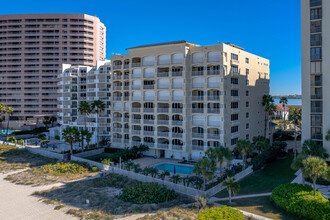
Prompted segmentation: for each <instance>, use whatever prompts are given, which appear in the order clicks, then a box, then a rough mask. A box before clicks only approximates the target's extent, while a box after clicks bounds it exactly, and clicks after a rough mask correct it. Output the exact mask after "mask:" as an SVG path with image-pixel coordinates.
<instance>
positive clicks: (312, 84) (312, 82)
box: [311, 81, 322, 86]
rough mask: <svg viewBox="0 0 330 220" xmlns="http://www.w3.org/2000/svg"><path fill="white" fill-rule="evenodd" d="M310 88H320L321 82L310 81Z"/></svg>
mask: <svg viewBox="0 0 330 220" xmlns="http://www.w3.org/2000/svg"><path fill="white" fill-rule="evenodd" d="M311 86H322V81H311Z"/></svg>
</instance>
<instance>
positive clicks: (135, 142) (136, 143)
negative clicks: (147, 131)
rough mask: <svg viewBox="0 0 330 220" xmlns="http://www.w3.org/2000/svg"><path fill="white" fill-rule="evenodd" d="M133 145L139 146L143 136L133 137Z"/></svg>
mask: <svg viewBox="0 0 330 220" xmlns="http://www.w3.org/2000/svg"><path fill="white" fill-rule="evenodd" d="M132 141H133V146H139V145H140V144H141V138H140V137H139V136H133V137H132Z"/></svg>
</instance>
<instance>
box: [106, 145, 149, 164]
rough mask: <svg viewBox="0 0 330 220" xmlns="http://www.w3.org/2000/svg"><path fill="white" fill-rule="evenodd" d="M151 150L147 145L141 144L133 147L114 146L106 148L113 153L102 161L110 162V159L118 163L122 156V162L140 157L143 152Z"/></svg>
mask: <svg viewBox="0 0 330 220" xmlns="http://www.w3.org/2000/svg"><path fill="white" fill-rule="evenodd" d="M147 150H149V148H148V147H147V146H144V145H140V146H133V147H131V148H126V149H113V148H105V152H106V153H111V155H110V156H108V158H106V159H105V160H104V161H102V162H101V163H104V164H108V163H109V161H111V162H115V163H118V162H119V160H120V158H121V161H122V162H125V161H127V160H133V159H136V158H139V157H140V155H141V153H143V152H145V151H147Z"/></svg>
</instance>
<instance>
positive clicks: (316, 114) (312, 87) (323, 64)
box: [301, 0, 330, 153]
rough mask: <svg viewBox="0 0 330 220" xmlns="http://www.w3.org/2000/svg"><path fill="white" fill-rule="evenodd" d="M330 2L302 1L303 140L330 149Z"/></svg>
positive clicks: (326, 0) (324, 0) (325, 0)
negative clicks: (327, 138)
mask: <svg viewBox="0 0 330 220" xmlns="http://www.w3.org/2000/svg"><path fill="white" fill-rule="evenodd" d="M329 37H330V2H329V1H328V0H323V1H322V0H302V1H301V59H302V60H301V61H302V62H301V63H302V97H303V98H302V106H303V112H302V141H304V140H306V139H313V140H316V141H318V142H319V143H321V144H322V145H323V146H324V147H325V148H326V149H327V151H328V153H330V142H329V141H326V140H325V135H326V134H327V132H328V131H329V129H330V114H329V112H328V111H329V109H330V86H329V85H330V76H329V74H327V72H329V70H330V39H329Z"/></svg>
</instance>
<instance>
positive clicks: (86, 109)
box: [78, 101, 91, 130]
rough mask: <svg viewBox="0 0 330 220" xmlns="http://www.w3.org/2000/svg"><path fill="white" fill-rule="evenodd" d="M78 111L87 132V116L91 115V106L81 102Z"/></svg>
mask: <svg viewBox="0 0 330 220" xmlns="http://www.w3.org/2000/svg"><path fill="white" fill-rule="evenodd" d="M78 111H79V113H80V114H81V115H83V116H84V126H85V130H87V115H88V114H89V113H91V106H90V105H89V104H88V102H86V101H82V102H80V104H79V107H78Z"/></svg>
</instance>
